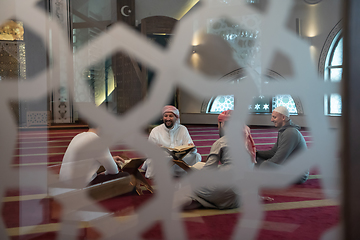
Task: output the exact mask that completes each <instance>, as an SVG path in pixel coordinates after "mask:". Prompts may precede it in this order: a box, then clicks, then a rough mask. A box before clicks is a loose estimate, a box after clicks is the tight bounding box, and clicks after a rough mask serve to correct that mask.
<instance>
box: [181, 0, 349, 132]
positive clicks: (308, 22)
mask: <svg viewBox="0 0 360 240" xmlns="http://www.w3.org/2000/svg"><path fill="white" fill-rule="evenodd" d="M341 15H342V6H341V1H340V0H327V1H321V2H320V3H318V4H313V5H311V4H307V3H306V2H305V1H303V0H297V1H296V4H295V5H294V10H293V12H292V13H291V14H290V16H289V20H288V26H287V27H288V28H289V30H290V31H293V32H294V33H295V34H297V33H296V19H297V18H298V19H300V34H301V37H302V38H304V41H307V42H308V43H309V46H310V51H311V56H312V59H313V63H314V67H315V68H316V69H318V63H319V57H320V53H321V50H322V48H323V46H324V43H325V41H326V39H327V37H328V35H329V33H330V32H331V30H332V29H333V28H334V26H335V25H336V24H337V23H338V22H339V21H340V20H341ZM263 40H264V39H263ZM291 68H292V67H291V64H289V63H288V59H287V58H286V57H285V56H284V55H282V54H279V55H277V56H276V57H275V58H274V62H273V65H272V67H271V70H273V71H275V72H277V73H279V74H280V75H281V76H283V77H285V78H286V77H288V76H291V75H292V74H293V72H292V69H291ZM202 103H203V100H201V99H197V98H196V97H195V96H191V95H189V94H188V93H186V92H184V91H180V109H181V113H182V122H183V123H188V124H191V123H209V124H212V123H216V118H214V117H213V116H211V115H210V114H200V113H201V107H202ZM306 113H307V112H306V109H304V115H305V116H306ZM292 118H293V120H294V121H295V122H296V123H297V124H299V125H301V126H307V124H306V118H305V117H304V116H293V117H292ZM328 119H329V121H330V124H331V126H333V127H337V126H339V124H340V118H339V117H334V116H331V117H330V116H329V117H328ZM247 124H249V125H265V126H266V125H270V126H271V125H272V123H271V122H270V115H269V114H261V115H260V114H250V115H249V120H248V122H247Z"/></svg>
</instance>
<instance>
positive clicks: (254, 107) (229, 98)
mask: <svg viewBox="0 0 360 240" xmlns="http://www.w3.org/2000/svg"><path fill="white" fill-rule="evenodd" d="M334 101H335V99H334ZM278 106H285V107H287V108H288V109H289V112H290V114H291V115H297V114H298V112H297V109H296V104H295V101H294V99H293V98H292V97H291V96H290V95H276V96H275V97H272V98H269V97H264V96H259V97H254V98H253V103H252V104H251V105H249V112H251V113H271V112H272V110H273V109H274V108H276V107H278ZM229 109H231V110H233V109H234V96H233V95H226V96H223V95H221V96H217V97H214V98H213V99H212V100H210V101H209V105H208V110H207V112H208V113H221V112H223V111H226V110H229Z"/></svg>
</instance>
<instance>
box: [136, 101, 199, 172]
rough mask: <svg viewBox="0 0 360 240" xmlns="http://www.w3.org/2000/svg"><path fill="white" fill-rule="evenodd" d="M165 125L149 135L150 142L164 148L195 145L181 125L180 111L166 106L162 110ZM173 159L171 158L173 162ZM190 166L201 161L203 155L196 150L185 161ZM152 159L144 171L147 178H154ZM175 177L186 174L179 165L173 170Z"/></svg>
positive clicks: (144, 167) (147, 162)
mask: <svg viewBox="0 0 360 240" xmlns="http://www.w3.org/2000/svg"><path fill="white" fill-rule="evenodd" d="M162 117H163V118H162V120H163V122H164V123H163V124H161V125H159V126H157V127H155V128H153V129H152V131H151V132H150V135H149V141H151V142H153V143H155V144H157V145H159V146H163V147H168V148H174V147H178V146H182V145H194V143H193V141H192V139H191V137H190V134H189V132H188V130H187V128H186V127H185V126H184V125H181V124H180V114H179V110H178V109H177V108H176V107H174V106H170V105H168V106H165V107H164V108H163V110H162ZM171 159H172V157H169V160H171ZM182 160H183V161H185V162H186V163H187V164H188V165H190V166H192V165H194V164H195V163H197V162H200V161H201V155H200V154H199V153H197V150H196V148H194V149H193V150H191V151H190V152H189V153H188V154H187V155H186V156H185V157H184V158H183V159H182ZM152 161H153V160H152V159H147V160H146V161H145V163H144V164H143V167H142V169H143V170H145V171H146V172H145V177H146V178H153V177H154V166H153V163H152ZM171 170H172V172H173V175H174V176H177V177H179V176H182V175H184V174H186V171H184V170H183V169H182V168H180V167H179V166H177V165H174V166H172V168H171Z"/></svg>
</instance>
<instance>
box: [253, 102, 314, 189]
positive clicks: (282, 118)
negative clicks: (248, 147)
mask: <svg viewBox="0 0 360 240" xmlns="http://www.w3.org/2000/svg"><path fill="white" fill-rule="evenodd" d="M271 122H273V123H274V126H275V127H276V128H279V132H278V138H277V141H276V143H275V144H274V146H273V147H272V148H271V149H270V150H267V151H257V152H256V161H257V166H260V168H277V167H278V166H280V165H282V164H285V163H286V162H287V161H288V160H289V159H291V158H292V157H293V156H295V155H296V154H298V153H300V152H302V151H305V150H306V149H307V146H306V142H305V139H304V137H303V135H302V134H301V133H300V131H299V130H300V126H298V125H296V124H294V123H293V122H292V121H291V119H290V113H289V110H288V109H287V108H286V107H284V106H279V107H277V108H275V109H274V110H273V112H272V116H271ZM308 178H309V172H308V171H307V172H305V174H304V175H303V176H302V177H301V178H300V179H299V180H298V182H297V183H298V184H300V183H304V182H305V181H306V180H307V179H308Z"/></svg>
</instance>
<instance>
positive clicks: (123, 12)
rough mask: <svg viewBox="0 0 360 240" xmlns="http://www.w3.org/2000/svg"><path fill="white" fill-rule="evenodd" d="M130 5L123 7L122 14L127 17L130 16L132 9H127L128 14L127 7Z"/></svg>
mask: <svg viewBox="0 0 360 240" xmlns="http://www.w3.org/2000/svg"><path fill="white" fill-rule="evenodd" d="M128 7H129V6H128V5H125V6H123V7H122V8H121V14H122V15H123V16H125V17H128V16H130V13H131V10H130V9H129V10H128V11H127V12H128V14H126V13H125V9H126V8H128Z"/></svg>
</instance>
